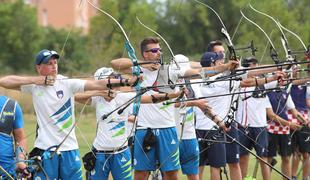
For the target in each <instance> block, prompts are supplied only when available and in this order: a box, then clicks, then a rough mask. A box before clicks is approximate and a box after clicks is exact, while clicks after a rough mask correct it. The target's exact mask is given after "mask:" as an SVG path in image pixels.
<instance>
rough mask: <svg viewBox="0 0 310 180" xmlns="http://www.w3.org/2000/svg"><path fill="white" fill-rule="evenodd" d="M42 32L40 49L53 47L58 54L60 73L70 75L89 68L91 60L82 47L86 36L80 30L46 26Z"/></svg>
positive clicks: (86, 70)
mask: <svg viewBox="0 0 310 180" xmlns="http://www.w3.org/2000/svg"><path fill="white" fill-rule="evenodd" d="M43 32H44V37H45V38H44V41H43V42H42V43H41V49H53V50H56V51H57V52H58V53H59V54H60V56H61V57H60V59H59V64H60V66H59V70H60V71H61V72H62V73H67V74H70V75H72V74H80V73H82V72H84V73H85V72H89V71H90V70H91V69H90V67H89V65H90V63H91V62H92V60H91V59H89V53H88V52H87V49H85V47H84V46H85V44H86V43H87V38H86V37H85V36H83V35H82V33H81V32H80V31H78V30H77V29H72V30H69V31H68V30H65V29H60V30H56V29H54V28H52V27H46V28H45V29H44V31H43ZM51 37H52V38H51Z"/></svg>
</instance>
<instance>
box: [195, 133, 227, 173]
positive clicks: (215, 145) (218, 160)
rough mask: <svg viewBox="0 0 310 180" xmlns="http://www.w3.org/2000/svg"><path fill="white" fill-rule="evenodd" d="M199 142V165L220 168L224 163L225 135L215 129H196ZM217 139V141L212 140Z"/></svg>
mask: <svg viewBox="0 0 310 180" xmlns="http://www.w3.org/2000/svg"><path fill="white" fill-rule="evenodd" d="M196 136H197V138H198V139H201V140H199V141H198V143H199V155H200V156H199V166H205V165H210V166H211V167H215V168H220V167H224V166H225V164H226V156H225V154H226V148H225V144H224V141H225V136H224V134H222V133H221V134H219V131H217V130H198V129H197V130H196ZM214 141H218V142H214Z"/></svg>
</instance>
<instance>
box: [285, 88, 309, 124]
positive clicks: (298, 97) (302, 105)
mask: <svg viewBox="0 0 310 180" xmlns="http://www.w3.org/2000/svg"><path fill="white" fill-rule="evenodd" d="M309 91H310V89H309ZM307 93H308V88H307V87H306V86H297V85H293V86H292V89H291V96H292V99H293V102H294V104H295V107H296V109H297V110H298V111H299V112H300V114H301V115H302V116H303V117H304V118H305V119H308V106H307V101H306V98H307ZM287 117H288V120H289V121H291V122H294V123H298V124H301V122H300V121H298V120H297V119H296V118H295V117H294V116H293V114H292V113H291V112H290V111H288V112H287Z"/></svg>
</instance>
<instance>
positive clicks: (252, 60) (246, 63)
mask: <svg viewBox="0 0 310 180" xmlns="http://www.w3.org/2000/svg"><path fill="white" fill-rule="evenodd" d="M257 62H258V61H257V59H256V58H255V57H247V58H244V59H243V60H242V63H241V65H242V66H243V67H249V66H250V63H254V64H257Z"/></svg>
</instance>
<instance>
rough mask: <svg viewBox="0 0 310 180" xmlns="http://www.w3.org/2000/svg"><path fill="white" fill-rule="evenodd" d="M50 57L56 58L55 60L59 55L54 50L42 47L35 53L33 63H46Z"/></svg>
mask: <svg viewBox="0 0 310 180" xmlns="http://www.w3.org/2000/svg"><path fill="white" fill-rule="evenodd" d="M52 57H54V58H56V59H57V60H58V59H59V55H58V53H57V52H56V51H53V50H52V51H51V50H47V49H43V50H41V51H40V52H39V53H38V54H37V55H36V62H35V63H36V65H40V64H46V63H48V60H50V59H51V58H52Z"/></svg>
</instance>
